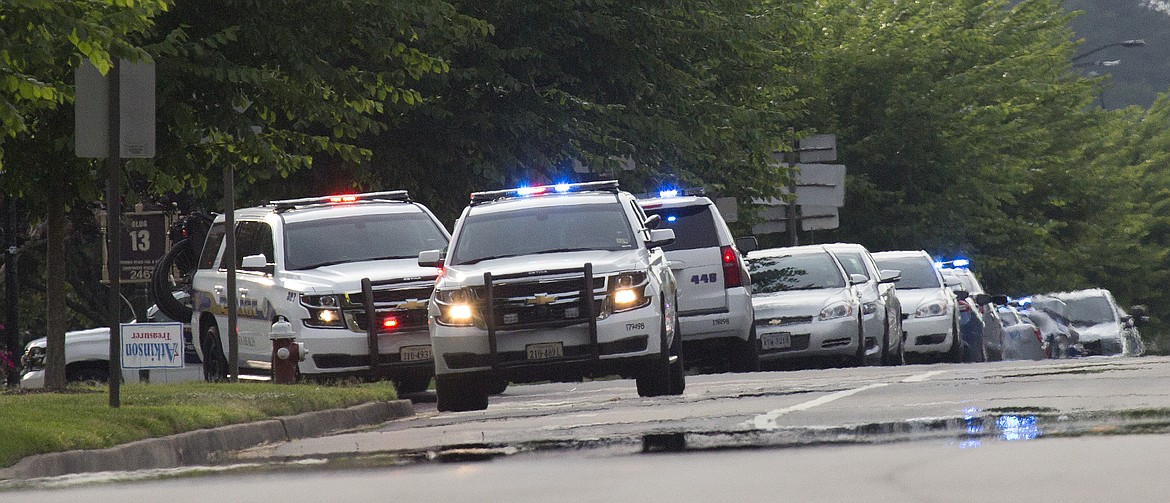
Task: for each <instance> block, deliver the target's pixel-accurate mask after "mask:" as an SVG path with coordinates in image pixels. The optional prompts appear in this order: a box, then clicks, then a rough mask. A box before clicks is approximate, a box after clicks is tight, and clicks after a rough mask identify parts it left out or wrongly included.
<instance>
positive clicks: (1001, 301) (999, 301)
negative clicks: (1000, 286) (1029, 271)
mask: <svg viewBox="0 0 1170 503" xmlns="http://www.w3.org/2000/svg"><path fill="white" fill-rule="evenodd" d="M991 301H992V302H994V303H995V304H996V305H997V306H1006V305H1008V296H1007V295H1003V294H1000V295H992V296H991Z"/></svg>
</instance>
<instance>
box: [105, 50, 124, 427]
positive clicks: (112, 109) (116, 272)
mask: <svg viewBox="0 0 1170 503" xmlns="http://www.w3.org/2000/svg"><path fill="white" fill-rule="evenodd" d="M106 80H107V81H108V82H109V93H110V98H109V121H110V124H109V138H108V142H107V144H106V149H107V150H106V172H107V176H108V177H109V178H108V179H107V180H106V249H108V250H109V256H108V257H106V267H107V268H109V271H110V297H109V299H108V300H107V309H108V310H109V317H110V319H109V324H110V372H109V376H110V379H109V386H110V407H112V408H115V409H116V408H118V407H121V405H122V396H121V395H122V393H121V388H120V386H121V381H122V336H121V335H122V334H121V322H122V262H121V259H122V152H121V149H120V148H119V147H120V146H121V138H120V131H119V129H120V128H121V124H120V122H119V119H120V117H119V112H120V109H119V106H118V101H119V99H118V93H119V92H120V90H119V85H118V84H119V82H118V59H117V58H111V64H110V72H109V73H108V74H106Z"/></svg>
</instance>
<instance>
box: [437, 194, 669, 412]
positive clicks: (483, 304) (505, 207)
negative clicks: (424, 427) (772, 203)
mask: <svg viewBox="0 0 1170 503" xmlns="http://www.w3.org/2000/svg"><path fill="white" fill-rule="evenodd" d="M659 221H660V220H659V219H658V218H657V217H649V218H648V217H647V216H646V214H645V213H644V212H643V211H642V209H641V208H640V207H639V206H638V204H637V202H636V201H635V200H634V197H633V196H632V195H631V194H629V193H627V192H623V191H621V190H619V188H618V184H617V182H616V181H606V182H592V183H581V184H560V185H549V186H539V187H522V188H518V189H511V190H500V191H491V192H477V193H474V194H472V195H471V204H470V205H469V206H468V207H467V208H466V209H465V210H464V211H463V215H462V216H461V217H460V218H459V221H458V223H457V224H456V227H455V232H454V234H453V238H452V241H451V247H450V249H449V250H448V251H447V252H446V255H445V256H444V255H443V254H442V253H443V252H442V251H441V250H431V251H427V252H424V253H421V254H419V257H418V260H419V264H420V265H421V266H424V267H432V266H441V267H442V273H441V274H440V276H439V279H438V281H437V282H436V284H435V292H434V295H433V296H432V297H431V300H430V305H429V309H430V319H431V323H430V333H431V343H432V345H433V347H434V358H435V392H436V395H437V400H438V408H439V410H441V411H460V410H477V409H484V408H486V407H487V405H488V398H487V397H488V395H489V394H490V393H491V392H493V391H499V389H498V388H497V386H499V383H506V382H508V381H513V382H524V381H536V380H572V379H580V378H582V377H586V376H600V375H613V374H617V375H621V376H623V377H626V378H634V379H636V380H637V388H638V394H639V395H641V396H657V395H667V394H681V393H682V392H683V388H684V386H685V381H684V379H685V378H684V375H683V362H682V355H681V353H680V351H681V345H682V344H681V338H680V333H679V330H678V317H677V307H676V302H677V299H676V292H675V280H674V275H672V274H671V272H670V268H669V266H668V265H667V262H666V257H665V255H664V253H663V252H662V249H661V246H663V245H665V244H668V243H669V242H670V241H671V240H673V239H674V233H673V231H671V230H669V229H661V230H660V229H656V227H657V225H658V223H659ZM493 388H496V389H493Z"/></svg>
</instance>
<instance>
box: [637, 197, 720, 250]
mask: <svg viewBox="0 0 1170 503" xmlns="http://www.w3.org/2000/svg"><path fill="white" fill-rule="evenodd" d="M646 213H647V214H650V215H659V216H661V217H662V224H661V225H659V226H658V228H659V229H674V243H671V244H669V245H666V246H663V247H662V249H663V250H666V251H673V250H694V249H696V248H713V247H718V246H719V233H718V231H717V230H716V228H715V215H714V214H713V213H711V208H710V207H708V206H707V205H705V204H704V205H697V206H685V207H682V208H654V209H649V210H647V211H646Z"/></svg>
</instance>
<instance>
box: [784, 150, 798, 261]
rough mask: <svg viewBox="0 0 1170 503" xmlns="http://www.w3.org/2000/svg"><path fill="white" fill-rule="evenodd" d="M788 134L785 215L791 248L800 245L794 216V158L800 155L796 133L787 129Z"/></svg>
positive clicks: (795, 216) (796, 221)
mask: <svg viewBox="0 0 1170 503" xmlns="http://www.w3.org/2000/svg"><path fill="white" fill-rule="evenodd" d="M789 132H791V133H792V135H793V136H792V153H791V156H790V157H789V158H788V159H789V162H788V175H789V176H790V177H791V178H790V179H789V180H788V195H789V200H788V211H787V212H786V215H787V216H788V236H789V239H790V241H791V244H792V246H797V245H799V244H800V238H799V237H798V236H797V235H796V230H797V225H798V223H799V221H798V220H797V219H798V218H799V217H797V215H796V175H795V171H796V156H798V155H800V140H797V139H796V133H795V132H794V131H793V130H791V129H789Z"/></svg>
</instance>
